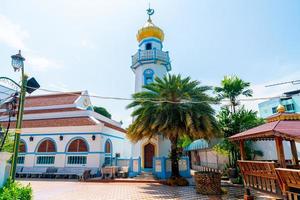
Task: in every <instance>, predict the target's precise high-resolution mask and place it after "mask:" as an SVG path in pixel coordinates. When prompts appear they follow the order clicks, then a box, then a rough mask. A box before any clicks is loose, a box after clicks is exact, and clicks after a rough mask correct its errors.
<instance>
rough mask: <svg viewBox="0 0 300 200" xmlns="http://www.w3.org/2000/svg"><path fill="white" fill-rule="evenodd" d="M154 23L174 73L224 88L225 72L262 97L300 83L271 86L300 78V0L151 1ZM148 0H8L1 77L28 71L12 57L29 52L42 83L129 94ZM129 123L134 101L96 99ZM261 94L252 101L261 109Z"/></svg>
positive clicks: (3, 9)
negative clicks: (162, 34) (17, 70)
mask: <svg viewBox="0 0 300 200" xmlns="http://www.w3.org/2000/svg"><path fill="white" fill-rule="evenodd" d="M150 2H151V5H152V7H153V8H154V9H155V14H154V16H153V21H154V23H155V24H156V25H158V26H159V27H161V28H162V29H163V30H164V32H165V41H164V50H168V51H169V52H170V57H171V60H172V68H173V70H172V73H176V74H177V73H180V74H182V75H184V76H191V77H192V78H193V79H197V80H200V81H201V82H202V83H203V84H206V85H218V84H219V83H220V80H221V79H222V77H223V76H224V75H232V74H235V75H238V76H240V77H241V78H243V79H244V80H246V81H249V82H251V84H252V88H253V89H254V96H255V97H268V96H275V95H280V94H281V93H282V92H283V91H286V90H291V89H299V88H300V85H298V86H292V85H284V86H278V87H273V88H265V87H264V86H265V85H266V84H269V83H274V82H281V81H289V80H295V79H300V67H299V66H300V57H299V55H300V1H297V0H295V1H293V0H287V1H280V0H278V1H277V0H243V1H242V0H227V1H218V0H216V1H214V0H193V1H192V0H181V1H179V0H163V1H158V0H156V1H155V0H152V1H150ZM148 3H149V1H144V0H118V1H117V0H111V1H107V0H105V1H104V0H103V1H95V0H94V1H85V0H75V1H74V0H45V1H38V0H31V1H30V0H27V1H18V0H1V2H0V69H1V71H0V75H1V76H2V75H5V76H9V77H12V78H14V79H18V78H19V74H17V73H14V72H13V71H12V69H11V67H10V56H11V55H12V54H15V53H16V52H17V50H18V49H22V51H23V55H24V56H25V57H26V59H27V60H26V71H27V73H28V74H29V75H30V76H34V77H36V79H38V81H39V82H40V84H41V86H42V87H43V88H48V89H52V90H60V91H78V90H88V91H89V93H90V94H98V95H102V96H117V97H129V96H130V95H131V94H132V93H133V91H134V74H133V72H132V71H131V69H130V63H131V55H133V54H134V53H135V52H136V51H137V48H138V43H137V41H136V38H135V35H136V33H137V30H138V29H139V28H140V27H141V26H142V25H143V24H144V23H145V21H146V19H147V15H146V12H145V10H146V9H147V7H148ZM92 102H93V104H94V105H101V106H104V107H106V108H107V109H108V110H109V111H110V112H111V113H112V115H113V118H114V119H116V120H118V121H120V120H122V121H123V122H124V123H125V126H126V125H128V124H129V123H130V121H131V118H130V111H128V110H126V109H125V106H126V105H127V104H128V103H129V102H124V101H112V100H99V99H92ZM257 103H258V102H257V101H255V102H251V103H246V104H247V106H248V107H249V108H252V109H257Z"/></svg>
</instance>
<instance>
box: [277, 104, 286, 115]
mask: <svg viewBox="0 0 300 200" xmlns="http://www.w3.org/2000/svg"><path fill="white" fill-rule="evenodd" d="M277 112H278V113H284V112H285V107H284V106H283V105H281V104H280V105H279V106H278V107H277Z"/></svg>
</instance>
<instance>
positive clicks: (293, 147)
mask: <svg viewBox="0 0 300 200" xmlns="http://www.w3.org/2000/svg"><path fill="white" fill-rule="evenodd" d="M290 144H291V151H292V156H293V158H292V163H293V165H298V164H299V162H298V161H299V160H298V153H297V147H296V142H295V140H291V141H290Z"/></svg>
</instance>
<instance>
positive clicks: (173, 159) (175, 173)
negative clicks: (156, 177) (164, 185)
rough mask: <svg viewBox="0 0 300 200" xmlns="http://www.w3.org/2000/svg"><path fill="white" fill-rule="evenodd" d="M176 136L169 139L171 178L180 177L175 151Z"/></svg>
mask: <svg viewBox="0 0 300 200" xmlns="http://www.w3.org/2000/svg"><path fill="white" fill-rule="evenodd" d="M177 140H178V138H177V136H176V137H175V138H174V139H172V140H170V141H171V162H172V174H171V178H177V177H180V174H179V165H178V155H177V153H178V151H177Z"/></svg>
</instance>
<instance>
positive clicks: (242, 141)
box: [240, 140, 246, 160]
mask: <svg viewBox="0 0 300 200" xmlns="http://www.w3.org/2000/svg"><path fill="white" fill-rule="evenodd" d="M240 152H241V160H246V152H245V141H244V140H240Z"/></svg>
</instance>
